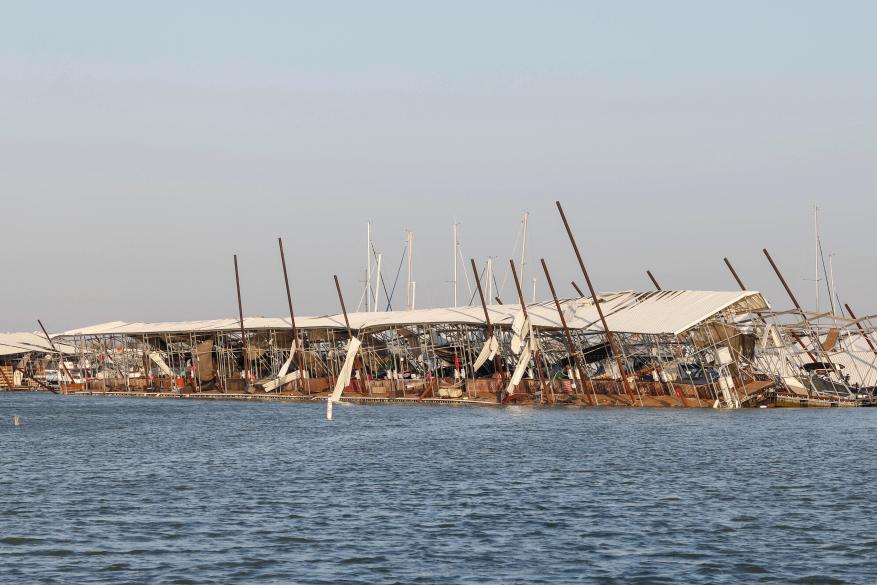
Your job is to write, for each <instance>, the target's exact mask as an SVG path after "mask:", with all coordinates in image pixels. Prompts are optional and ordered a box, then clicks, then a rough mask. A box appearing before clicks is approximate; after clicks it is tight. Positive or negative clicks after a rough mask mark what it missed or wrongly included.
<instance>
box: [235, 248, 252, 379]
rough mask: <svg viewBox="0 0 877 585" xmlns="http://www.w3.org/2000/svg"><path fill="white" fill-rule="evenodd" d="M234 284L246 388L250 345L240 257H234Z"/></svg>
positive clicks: (248, 376)
mask: <svg viewBox="0 0 877 585" xmlns="http://www.w3.org/2000/svg"><path fill="white" fill-rule="evenodd" d="M234 284H235V287H236V288H237V291H238V315H239V316H240V319H241V344H242V347H243V351H244V372H245V374H246V380H245V382H244V384H245V385H246V386H249V385H250V343H249V340H248V339H247V330H246V327H244V306H243V304H242V303H241V278H240V273H239V272H238V255H237V254H235V255H234Z"/></svg>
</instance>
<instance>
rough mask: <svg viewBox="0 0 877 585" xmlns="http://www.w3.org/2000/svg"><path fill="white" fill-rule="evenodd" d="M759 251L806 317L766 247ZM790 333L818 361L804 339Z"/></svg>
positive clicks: (816, 342)
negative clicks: (762, 253)
mask: <svg viewBox="0 0 877 585" xmlns="http://www.w3.org/2000/svg"><path fill="white" fill-rule="evenodd" d="M761 251H762V252H764V255H765V256H766V257H767V261H768V262H770V266H771V268H773V271H774V272H775V273H776V275H777V278H779V279H780V282H781V283H782V285H783V288H785V289H786V293H788V295H789V298H790V299H791V300H792V304H793V305H795V308H796V309H798V311H800V313H801V315H802V316H803V317H804V318H805V319H806V318H807V317H806V315H804V310H803V309H802V308H801V305H799V304H798V299H796V298H795V294H794V293H793V292H792V289H791V288H789V285H788V284H787V283H786V279H785V278H784V277H783V274H782V273H781V272H780V269H779V267H778V266H777V265H776V262H774V261H773V258H771V256H770V252H768V251H767V248H763V249H762V250H761ZM791 333H792V337H794V338H795V341H797V342H798V345H800V346H801V348H802V349H803V350H804V351H806V352H807V355H808V356H810V359H811V360H812V361H813V363H814V364H815V363H818V362H819V360H818V359H817V358H816V356H815V355H813V352H812V351H810V350H809V349H807V346H806V345H805V344H804V340H803V339H801V338H800V337H799V336H798V335H797V334H796V333H795V332H791ZM818 342H819V340H818V339H814V340H812V343H813V345H817V344H818Z"/></svg>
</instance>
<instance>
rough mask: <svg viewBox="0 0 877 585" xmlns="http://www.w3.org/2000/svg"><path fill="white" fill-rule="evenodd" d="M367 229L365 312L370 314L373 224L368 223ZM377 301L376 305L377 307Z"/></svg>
mask: <svg viewBox="0 0 877 585" xmlns="http://www.w3.org/2000/svg"><path fill="white" fill-rule="evenodd" d="M366 225H367V227H366V233H367V236H368V237H367V239H366V243H365V312H366V313H368V312H369V308H370V307H371V296H372V294H371V287H372V222H368V223H367V224H366ZM377 304H378V303H377V300H376V301H375V305H377Z"/></svg>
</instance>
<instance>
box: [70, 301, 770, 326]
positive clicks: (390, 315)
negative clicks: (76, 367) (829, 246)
mask: <svg viewBox="0 0 877 585" xmlns="http://www.w3.org/2000/svg"><path fill="white" fill-rule="evenodd" d="M600 303H601V307H602V308H603V311H604V313H605V315H606V320H607V323H608V325H609V329H610V330H612V331H617V332H625V333H644V334H673V335H678V334H680V333H682V332H684V331H686V330H688V329H690V328H691V327H693V326H695V325H696V324H698V323H700V322H701V321H703V320H705V319H708V318H709V317H712V316H713V315H715V314H717V313H719V312H721V311H723V310H725V309H728V308H730V307H735V310H736V311H737V312H748V311H752V310H762V309H767V308H768V305H767V302H766V301H765V300H764V298H763V297H762V296H761V293H758V292H756V291H733V292H727V291H661V292H647V293H639V292H630V291H628V292H620V293H606V294H603V295H600ZM562 305H563V307H564V310H565V315H564V316H565V317H566V319H567V324H568V325H569V327H570V328H572V329H579V330H588V331H594V332H600V331H602V330H603V328H602V326H601V324H600V322H599V318H598V316H597V310H596V308H595V306H594V304H593V302H592V300H591V299H590V298H585V299H566V300H564V301H562ZM527 311H528V313H529V314H530V319H531V322H532V323H533V326H534V327H539V328H547V329H558V328H560V327H561V323H560V318H559V317H558V314H557V309H556V308H555V305H554V303H553V302H544V303H537V304H534V305H530V306H528V307H527ZM519 312H520V305H518V304H510V305H490V306H489V307H488V313H489V315H490V319H491V322H492V323H493V324H495V325H503V326H510V325H511V323H512V321H513V320H514V318H515V316H516V315H517V314H518V313H519ZM348 319H349V320H350V326H351V328H352V329H355V330H366V329H381V328H386V327H393V326H405V325H416V324H429V323H462V324H473V325H477V324H482V323H484V311H483V309H482V308H481V307H478V306H474V307H458V308H445V309H418V310H413V311H391V312H374V313H365V312H359V313H348ZM244 324H245V326H246V328H247V329H249V330H258V329H288V328H289V327H290V323H289V319H288V318H282V319H281V318H265V317H246V318H245V319H244ZM296 325H297V326H298V327H299V328H300V329H325V328H332V329H343V328H344V327H345V325H344V316H343V315H341V314H337V315H324V316H317V317H298V318H296ZM239 328H240V324H239V321H238V320H237V319H214V320H203V321H177V322H165V323H136V322H135V323H129V322H124V321H111V322H109V323H103V324H100V325H93V326H90V327H83V328H80V329H73V330H71V331H66V332H65V333H63V334H62V335H66V336H74V335H108V334H120V335H124V334H128V335H142V334H159V333H185V332H190V331H192V332H211V331H235V330H237V329H239Z"/></svg>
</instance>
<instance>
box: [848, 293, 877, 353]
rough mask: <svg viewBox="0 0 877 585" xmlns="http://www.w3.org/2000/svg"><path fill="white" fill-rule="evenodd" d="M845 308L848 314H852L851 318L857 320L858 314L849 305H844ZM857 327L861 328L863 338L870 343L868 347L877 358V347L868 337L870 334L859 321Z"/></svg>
mask: <svg viewBox="0 0 877 585" xmlns="http://www.w3.org/2000/svg"><path fill="white" fill-rule="evenodd" d="M844 306H845V307H846V308H847V313H849V314H850V317H852V318H853V319H855V318H856V314H855V313H853V308H852V307H850V305H849V304H844ZM856 327H858V328H859V331H861V332H862V337H864V338H865V341H867V342H868V347H870V348H871V351H872V352H874V355H875V356H877V347H874V343H873V342H872V341H871V336H870V335H868V333H867V332H866V331H865V328H864V327H862V324H861V323H859V322H858V321H856Z"/></svg>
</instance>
